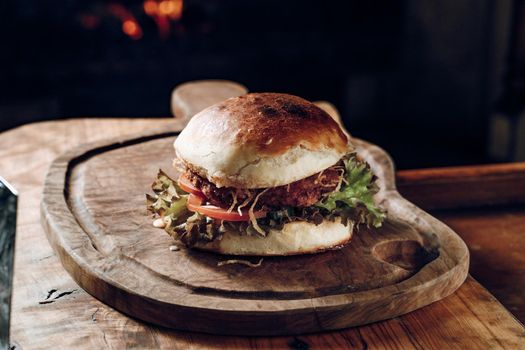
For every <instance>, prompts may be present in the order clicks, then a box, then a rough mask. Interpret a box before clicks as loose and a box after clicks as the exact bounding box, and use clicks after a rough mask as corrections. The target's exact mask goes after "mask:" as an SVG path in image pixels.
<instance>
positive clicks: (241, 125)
mask: <svg viewBox="0 0 525 350" xmlns="http://www.w3.org/2000/svg"><path fill="white" fill-rule="evenodd" d="M174 146H175V151H176V154H177V157H178V158H179V159H180V160H181V161H182V162H183V163H184V164H185V165H186V166H187V167H188V168H190V169H191V170H192V171H193V172H195V173H197V174H199V175H200V176H201V177H204V178H207V179H208V180H209V181H210V182H212V183H214V184H215V185H216V186H217V187H236V188H266V187H276V186H282V185H286V184H289V183H291V182H294V181H297V180H301V179H304V178H306V177H308V176H311V175H313V174H316V173H318V172H320V171H322V170H324V169H326V168H328V167H330V166H332V165H334V164H336V163H337V162H338V161H339V160H340V159H341V157H342V156H344V155H345V154H346V153H347V152H349V151H350V149H351V145H350V144H349V142H348V139H347V138H346V136H345V134H344V133H343V132H342V130H341V128H340V127H339V125H338V124H337V123H336V122H335V121H334V120H333V119H332V118H331V117H330V116H329V115H328V114H327V113H326V112H324V111H323V110H322V109H320V108H318V107H317V106H315V105H314V104H312V103H310V102H308V101H306V100H303V99H302V98H299V97H296V96H292V95H286V94H277V93H254V94H248V95H244V96H240V97H235V98H230V99H228V100H226V101H223V102H219V103H218V104H215V105H213V106H211V107H208V108H207V109H205V110H203V111H201V112H199V113H198V114H197V115H195V116H194V117H193V118H192V119H191V120H190V121H189V123H188V125H187V126H186V127H185V128H184V130H183V131H182V132H181V133H180V135H179V136H178V137H177V139H176V140H175V144H174Z"/></svg>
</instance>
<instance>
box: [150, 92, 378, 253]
mask: <svg viewBox="0 0 525 350" xmlns="http://www.w3.org/2000/svg"><path fill="white" fill-rule="evenodd" d="M174 148H175V154H176V158H175V160H174V165H175V167H176V168H177V170H178V171H179V172H180V176H179V177H178V178H176V179H173V178H170V177H169V176H168V175H167V174H166V173H164V172H162V171H159V174H158V176H157V179H156V180H155V182H154V183H153V185H152V189H153V191H154V192H155V195H153V196H151V195H147V205H148V209H149V210H150V211H151V212H152V213H154V215H155V216H156V217H157V220H156V221H155V222H156V223H157V225H156V226H162V227H164V228H165V230H166V232H168V233H169V234H170V235H171V236H172V237H173V238H175V239H176V240H177V241H179V242H182V243H184V244H185V245H186V246H188V247H192V248H197V249H202V250H208V251H213V252H216V253H220V254H228V255H256V256H267V255H294V254H306V253H316V252H320V251H324V250H327V249H336V248H340V247H342V246H344V245H345V244H347V243H348V242H349V241H350V240H351V238H352V234H353V233H354V231H356V229H357V228H358V227H359V225H367V226H369V227H379V226H380V225H381V223H382V221H383V220H384V218H385V213H384V211H383V210H381V209H380V208H378V207H377V206H376V205H375V203H374V200H373V196H374V194H375V193H376V192H377V191H378V187H377V185H376V181H375V180H376V178H375V176H374V175H373V173H372V171H371V169H370V167H369V166H368V164H366V162H364V161H363V160H362V159H360V158H359V157H358V156H357V154H356V153H355V149H354V147H353V146H352V144H351V142H350V140H349V139H348V138H347V136H346V135H345V133H344V132H343V131H342V130H341V128H340V126H339V125H338V124H337V122H335V121H334V120H333V119H332V118H331V117H330V116H329V115H328V114H327V113H326V112H325V111H323V110H322V109H320V108H318V107H317V106H316V105H314V104H313V103H310V102H308V101H306V100H304V99H302V98H299V97H296V96H292V95H287V94H278V93H251V94H247V95H243V96H240V97H235V98H230V99H228V100H225V101H223V102H220V103H217V104H215V105H213V106H211V107H208V108H207V109H205V110H203V111H201V112H200V113H198V114H196V115H195V116H194V117H193V118H192V119H191V120H190V122H189V123H188V125H187V126H186V127H185V128H184V130H183V131H182V132H181V133H180V135H179V136H178V137H177V139H176V140H175V143H174Z"/></svg>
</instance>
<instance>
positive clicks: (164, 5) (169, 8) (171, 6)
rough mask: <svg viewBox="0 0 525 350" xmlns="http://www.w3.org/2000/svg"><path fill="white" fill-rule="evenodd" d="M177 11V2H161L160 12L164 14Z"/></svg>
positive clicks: (166, 0)
mask: <svg viewBox="0 0 525 350" xmlns="http://www.w3.org/2000/svg"><path fill="white" fill-rule="evenodd" d="M173 11H175V3H174V2H173V1H171V0H164V1H161V2H160V3H159V13H160V14H161V15H164V16H168V15H170V14H171V13H172V12H173Z"/></svg>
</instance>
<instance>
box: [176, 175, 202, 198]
mask: <svg viewBox="0 0 525 350" xmlns="http://www.w3.org/2000/svg"><path fill="white" fill-rule="evenodd" d="M178 182H179V186H180V188H182V189H183V190H184V191H186V192H188V193H193V194H196V195H198V196H200V197H204V194H203V193H202V192H201V190H199V189H198V188H197V187H195V186H194V185H193V184H192V183H191V181H190V180H188V178H187V177H186V176H184V175H181V176H180V177H179V181H178Z"/></svg>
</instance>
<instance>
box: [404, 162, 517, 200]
mask: <svg viewBox="0 0 525 350" xmlns="http://www.w3.org/2000/svg"><path fill="white" fill-rule="evenodd" d="M397 186H398V189H399V192H400V193H401V194H402V195H403V196H404V197H405V198H407V199H408V200H409V201H411V202H413V203H415V204H416V205H418V206H420V207H422V208H425V209H448V208H462V207H474V206H480V205H494V204H513V203H525V163H508V164H490V165H477V166H460V167H448V168H435V169H416V170H401V171H399V172H398V173H397Z"/></svg>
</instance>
